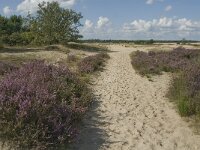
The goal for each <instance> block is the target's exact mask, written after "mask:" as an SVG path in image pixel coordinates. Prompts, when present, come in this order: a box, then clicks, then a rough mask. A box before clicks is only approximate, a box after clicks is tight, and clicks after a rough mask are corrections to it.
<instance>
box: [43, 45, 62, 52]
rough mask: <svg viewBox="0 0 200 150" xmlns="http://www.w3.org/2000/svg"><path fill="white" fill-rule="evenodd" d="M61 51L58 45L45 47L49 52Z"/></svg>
mask: <svg viewBox="0 0 200 150" xmlns="http://www.w3.org/2000/svg"><path fill="white" fill-rule="evenodd" d="M59 49H60V48H59V47H58V46H56V45H50V46H47V47H45V50H48V51H53V50H59Z"/></svg>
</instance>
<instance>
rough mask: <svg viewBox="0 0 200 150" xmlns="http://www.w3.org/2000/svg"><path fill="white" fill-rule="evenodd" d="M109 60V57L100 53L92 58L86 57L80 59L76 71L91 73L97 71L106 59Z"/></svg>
mask: <svg viewBox="0 0 200 150" xmlns="http://www.w3.org/2000/svg"><path fill="white" fill-rule="evenodd" d="M108 58H109V55H108V54H106V53H100V54H96V55H93V56H88V57H85V58H84V59H82V60H81V61H80V62H79V63H78V69H79V72H81V73H92V72H94V71H97V70H99V69H100V68H102V66H103V65H104V62H105V61H106V59H108Z"/></svg>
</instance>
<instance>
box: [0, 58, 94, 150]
mask: <svg viewBox="0 0 200 150" xmlns="http://www.w3.org/2000/svg"><path fill="white" fill-rule="evenodd" d="M90 100H91V94H90V92H89V89H88V88H87V87H86V85H85V83H83V82H82V81H81V80H79V79H78V78H77V76H76V75H75V74H73V73H71V72H70V71H69V69H67V68H66V67H63V66H58V67H56V66H53V65H47V64H45V63H44V62H43V61H34V62H30V63H28V64H25V65H23V66H22V67H21V68H19V69H18V70H15V71H13V72H11V73H9V74H7V75H6V76H5V77H4V78H3V79H2V80H1V81H0V140H1V141H3V142H7V143H8V144H9V145H11V147H14V148H15V149H51V148H52V149H54V148H58V147H59V146H60V145H67V144H68V143H70V142H71V141H72V140H73V139H74V137H75V136H76V134H77V130H76V125H77V122H78V121H79V120H80V119H81V118H82V115H83V114H84V112H85V110H86V108H87V106H88V103H89V102H90Z"/></svg>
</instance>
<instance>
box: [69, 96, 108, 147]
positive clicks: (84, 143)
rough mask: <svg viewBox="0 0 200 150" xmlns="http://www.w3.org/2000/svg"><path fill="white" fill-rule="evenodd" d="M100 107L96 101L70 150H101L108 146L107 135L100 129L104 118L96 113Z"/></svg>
mask: <svg viewBox="0 0 200 150" xmlns="http://www.w3.org/2000/svg"><path fill="white" fill-rule="evenodd" d="M98 106H99V101H98V100H97V99H96V100H94V102H93V104H92V106H91V108H90V111H88V113H87V114H86V116H85V119H84V120H83V122H82V125H81V129H80V135H79V138H78V139H77V142H75V143H74V144H73V145H72V146H71V147H70V148H69V150H99V149H100V147H101V146H102V145H104V146H105V145H106V138H107V135H106V133H105V131H103V130H102V129H100V128H98V127H99V126H100V125H103V123H102V122H100V120H102V119H103V118H102V117H101V116H99V114H98V113H97V111H96V109H97V108H98Z"/></svg>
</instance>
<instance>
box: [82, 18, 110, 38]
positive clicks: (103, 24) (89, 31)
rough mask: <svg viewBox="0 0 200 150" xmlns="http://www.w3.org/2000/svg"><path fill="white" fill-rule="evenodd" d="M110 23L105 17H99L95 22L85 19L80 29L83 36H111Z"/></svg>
mask: <svg viewBox="0 0 200 150" xmlns="http://www.w3.org/2000/svg"><path fill="white" fill-rule="evenodd" d="M111 25H112V23H111V21H110V19H109V18H107V17H102V16H101V17H99V18H98V20H97V22H96V23H93V22H92V21H91V20H88V19H86V21H85V23H84V26H83V28H82V29H81V30H80V32H81V34H83V35H84V36H85V38H87V39H88V38H92V39H94V38H106V39H107V38H111V36H112V33H113V30H112V26H111Z"/></svg>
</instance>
